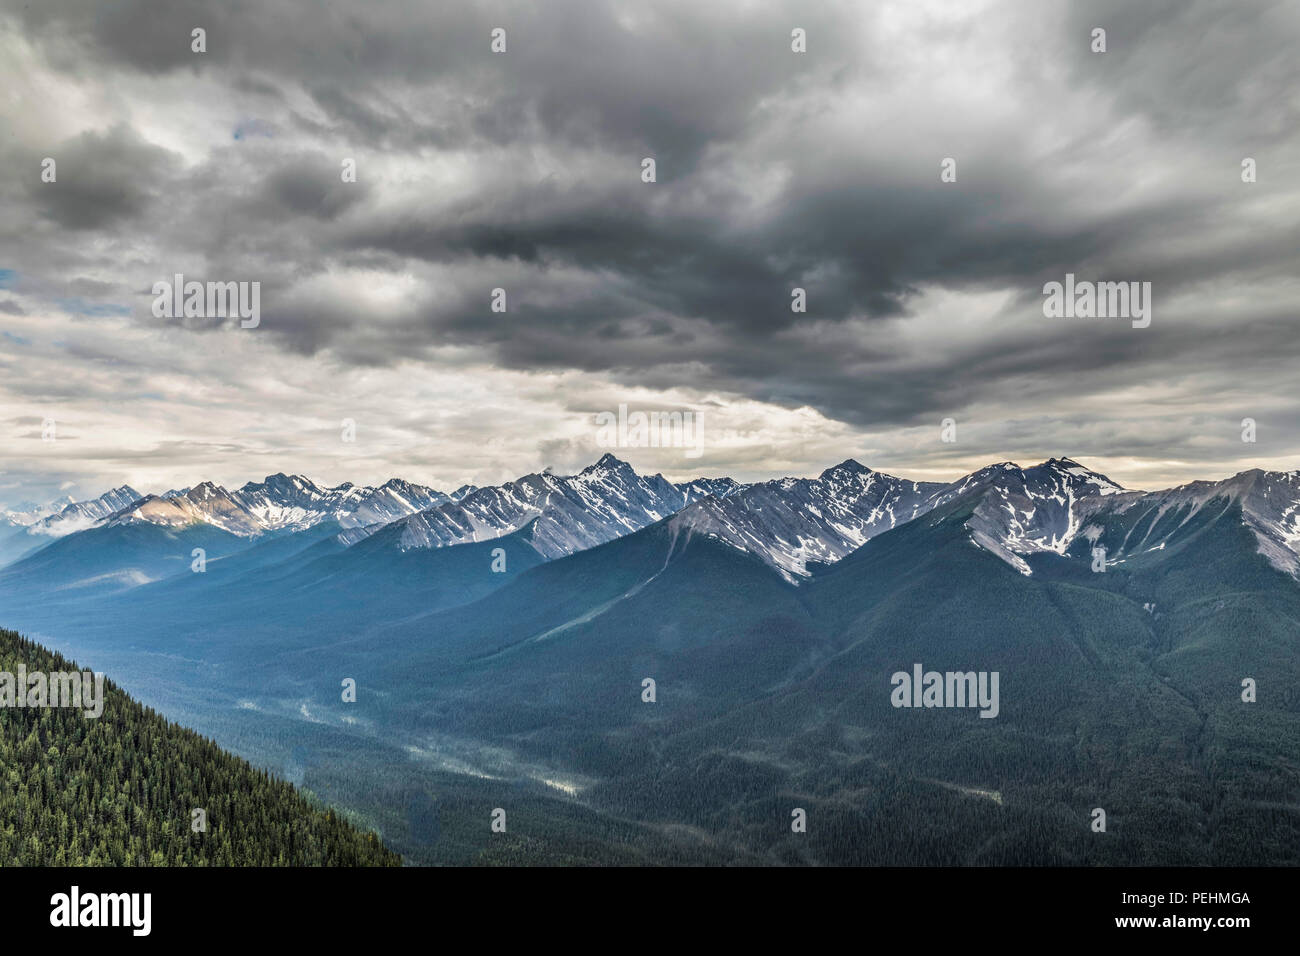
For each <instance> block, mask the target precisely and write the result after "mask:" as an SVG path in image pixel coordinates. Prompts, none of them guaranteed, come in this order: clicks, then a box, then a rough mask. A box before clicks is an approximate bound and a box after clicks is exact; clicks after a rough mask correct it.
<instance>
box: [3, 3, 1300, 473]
mask: <svg viewBox="0 0 1300 956" xmlns="http://www.w3.org/2000/svg"><path fill="white" fill-rule="evenodd" d="M3 9H5V10H7V11H8V13H7V17H8V19H9V21H10V22H11V23H12V24H13V25H14V27H15V28H16V29H17V30H19V31H21V32H22V34H23V35H24V36H25V37H26V38H27V40H28V41H29V42H31V43H33V44H35V45H36V46H37V47H38V48H39V49H40V50H41V51H42V54H43V55H44V56H45V57H47V58H48V60H49V62H50V63H51V64H53V65H54V67H55V68H56V69H57V70H58V71H60V72H61V73H63V74H66V75H67V76H70V77H78V78H86V77H91V76H94V77H97V78H102V79H103V80H104V81H105V82H110V83H111V82H121V83H122V84H124V85H123V89H124V90H130V91H132V92H128V93H124V94H123V95H124V96H125V97H127V98H129V97H130V96H133V95H134V96H139V97H142V98H145V99H147V98H148V97H149V96H150V95H151V93H150V90H153V89H158V90H162V89H168V90H170V89H171V87H168V86H166V84H185V83H192V84H193V86H192V87H184V86H181V87H179V88H182V89H193V90H194V95H195V100H194V106H195V108H196V109H201V110H204V111H205V116H207V117H208V119H209V121H210V123H211V124H212V125H213V126H214V127H215V126H217V125H218V124H219V123H227V124H229V129H223V130H222V133H223V135H221V136H219V137H218V136H216V135H214V136H212V137H211V140H210V141H207V142H205V143H204V144H203V148H202V149H201V150H197V152H198V153H199V154H200V155H197V156H195V155H190V156H189V157H188V158H187V160H186V163H185V165H184V168H183V169H182V168H181V167H180V166H179V165H178V162H177V160H176V159H175V156H174V154H173V153H171V152H169V151H168V150H166V149H164V148H163V147H161V146H159V145H156V144H154V143H152V142H150V141H149V140H148V139H146V138H145V137H144V135H143V134H142V133H141V132H140V131H139V129H132V128H130V127H127V126H116V127H113V128H112V129H111V130H110V131H108V132H106V133H81V134H79V135H78V136H76V137H74V138H73V139H71V140H69V141H67V142H65V143H63V144H62V145H61V146H60V147H59V164H60V165H59V185H58V188H57V190H56V189H53V188H43V187H42V184H40V183H39V181H34V182H31V181H30V179H31V178H30V177H29V184H28V185H27V186H26V187H25V190H24V192H23V194H22V197H21V201H22V202H23V203H25V207H26V212H27V213H28V214H30V215H31V216H34V217H40V216H45V217H48V218H49V219H50V220H52V221H53V222H54V223H56V224H57V225H58V226H60V227H61V228H63V229H64V230H68V231H70V232H72V231H75V232H77V233H85V234H86V236H87V240H90V239H97V240H106V239H111V238H112V237H113V236H115V235H119V234H118V233H116V232H115V230H121V229H122V228H123V225H124V224H126V223H130V224H131V227H130V228H131V229H132V230H133V232H132V234H133V235H137V236H139V235H144V236H149V237H151V238H152V240H153V241H154V243H155V246H154V248H153V249H144V250H142V249H140V248H135V247H132V248H131V254H130V256H129V259H130V267H131V268H132V269H133V270H134V271H133V272H132V278H133V280H134V282H133V292H136V293H138V290H139V288H140V286H141V284H142V283H143V284H144V286H145V287H147V285H148V281H149V278H150V277H151V276H156V277H160V278H161V277H169V276H170V275H171V274H172V273H173V272H174V271H185V272H187V274H194V275H195V276H196V277H199V276H198V272H199V271H202V273H203V276H202V278H220V279H259V280H260V281H261V282H262V284H263V315H264V320H263V326H262V328H261V329H260V330H259V334H261V335H264V336H266V337H267V338H269V339H272V340H274V341H275V342H277V343H278V344H279V345H280V346H281V347H283V348H285V349H286V350H288V351H290V352H293V353H298V354H304V355H315V354H318V353H329V355H330V356H331V358H332V359H334V360H337V361H340V362H342V363H344V364H351V365H356V366H365V367H376V366H384V365H392V364H396V363H399V362H401V361H403V360H407V359H412V358H416V359H418V358H420V357H422V356H426V355H428V354H430V353H431V351H432V350H435V349H439V348H443V347H446V346H458V347H462V348H463V349H465V354H466V355H467V356H470V357H472V358H473V359H475V360H478V359H488V360H491V361H493V362H495V363H497V364H498V365H500V366H503V367H506V368H511V369H520V370H534V369H553V370H565V369H579V370H583V371H587V372H593V373H604V374H607V375H609V376H610V377H612V378H613V379H615V380H616V381H618V382H620V383H623V384H625V385H639V386H645V387H649V388H656V389H669V388H673V387H679V386H687V387H698V388H700V389H704V390H707V389H717V390H724V391H727V392H734V393H737V394H740V395H744V396H748V397H751V398H755V399H759V400H762V401H767V402H772V403H777V404H781V405H786V406H791V407H797V406H800V405H805V404H806V405H810V406H812V407H814V408H816V409H818V410H820V411H821V412H823V413H824V414H826V415H827V416H829V417H832V418H837V419H840V420H843V421H846V422H850V423H853V424H856V425H859V426H864V427H867V426H870V427H877V428H880V427H888V426H904V425H915V424H918V423H922V422H928V421H931V420H932V419H934V418H935V416H936V415H939V414H944V413H957V412H959V411H960V410H962V409H965V408H969V407H971V406H973V405H975V404H978V403H981V402H982V403H985V404H988V403H991V402H1001V403H1003V404H1004V405H1005V406H1006V407H1007V408H1013V407H1014V406H1015V405H1016V404H1017V403H1018V402H1026V401H1036V400H1046V399H1047V398H1049V397H1051V396H1056V397H1058V398H1059V397H1060V396H1061V395H1062V394H1065V395H1071V394H1077V395H1079V396H1081V397H1082V396H1088V395H1093V394H1099V393H1101V392H1102V391H1105V390H1110V391H1114V392H1118V391H1121V390H1122V389H1124V388H1125V387H1126V386H1129V385H1132V384H1133V383H1134V382H1140V381H1151V380H1161V379H1163V378H1170V377H1175V376H1184V377H1186V376H1191V375H1194V374H1198V373H1203V374H1204V375H1205V376H1206V382H1211V381H1229V380H1231V379H1232V377H1233V376H1236V377H1238V378H1239V377H1240V376H1242V375H1243V374H1245V372H1246V370H1247V369H1253V370H1256V372H1257V373H1260V374H1263V375H1264V376H1265V378H1267V376H1268V375H1271V374H1275V373H1276V374H1281V371H1280V369H1281V367H1283V366H1284V365H1285V363H1286V362H1288V361H1290V362H1293V361H1294V360H1295V359H1296V358H1297V357H1300V347H1297V345H1296V344H1295V337H1294V336H1293V335H1291V334H1289V326H1288V322H1289V321H1290V320H1292V319H1293V318H1294V311H1295V302H1294V301H1293V300H1292V299H1290V298H1289V297H1288V289H1290V290H1291V291H1292V292H1293V290H1294V286H1290V287H1288V286H1287V285H1286V284H1285V282H1284V280H1285V277H1286V276H1288V275H1291V274H1293V273H1294V265H1295V250H1296V249H1297V248H1300V227H1297V226H1296V225H1295V217H1294V214H1293V213H1294V209H1295V208H1296V202H1297V198H1296V197H1297V193H1296V190H1295V187H1294V186H1293V185H1291V183H1290V179H1291V178H1293V176H1294V172H1295V164H1294V160H1293V159H1292V158H1290V157H1292V156H1294V154H1295V148H1296V146H1297V132H1296V131H1297V128H1298V124H1297V122H1296V121H1297V118H1298V116H1297V112H1298V110H1300V99H1298V98H1297V95H1296V91H1297V89H1298V88H1300V67H1297V65H1296V64H1297V62H1300V61H1297V60H1296V58H1295V57H1294V56H1293V55H1292V54H1293V51H1294V48H1295V43H1296V40H1297V38H1298V37H1300V29H1298V23H1300V17H1298V15H1297V13H1296V8H1295V6H1294V5H1293V4H1287V3H1269V2H1262V0H1261V2H1244V3H1233V4H1223V5H1214V4H1189V3H1184V2H1173V0H1171V2H1164V0H1153V2H1150V3H1142V4H1133V3H1122V2H1119V0H1103V2H1100V3H1083V2H1079V3H1065V2H1046V3H1031V2H1025V3H1005V4H989V5H987V6H979V5H974V6H972V7H970V8H969V9H968V8H966V7H963V8H962V9H961V10H960V11H957V12H954V11H953V9H952V7H944V6H936V7H934V8H933V11H932V12H925V11H929V8H928V7H925V5H918V4H908V3H901V4H898V5H889V4H883V5H878V6H877V5H869V6H864V5H860V4H849V3H842V4H831V5H827V6H824V7H821V6H819V8H818V9H817V10H816V11H812V12H810V11H808V10H807V9H806V8H805V5H803V4H800V3H793V2H791V3H773V4H763V5H761V6H757V7H756V6H752V5H730V4H717V5H714V4H650V5H634V4H621V3H609V4H594V3H578V2H557V3H547V4H540V5H536V6H530V7H519V6H518V5H514V4H504V3H502V4H495V3H486V4H475V5H473V6H465V5H443V4H428V3H417V2H414V0H410V2H377V3H372V4H367V5H364V6H362V5H357V4H355V3H343V2H329V3H313V4H305V3H299V2H287V0H265V2H263V0H259V2H251V0H236V2H230V3H223V4H214V3H210V2H201V0H181V2H176V3H171V4H166V5H159V4H156V3H151V2H145V0H124V2H120V3H118V4H117V5H116V6H115V8H114V14H113V15H112V16H106V15H104V14H103V11H102V8H101V7H99V6H98V5H95V4H92V3H89V2H86V0H79V2H72V0H46V2H42V3H33V4H20V3H10V4H6V5H4V6H3ZM918 10H923V12H922V13H918V12H917V11H918ZM958 16H959V17H960V18H961V19H960V22H958V23H950V22H948V20H949V18H951V17H958ZM195 26H202V27H204V28H205V29H206V30H207V49H208V52H207V53H206V54H202V55H198V54H194V53H192V52H191V51H190V31H191V29H192V28H193V27H195ZM497 26H501V27H504V28H506V29H507V31H508V52H507V53H506V54H505V55H502V56H494V55H492V54H490V53H489V52H488V33H489V30H490V29H491V28H493V27H497ZM794 26H799V27H803V28H805V29H806V30H807V33H808V42H809V52H808V53H807V54H802V55H796V54H792V53H791V52H790V48H789V42H790V29H791V28H792V27H794ZM1093 27H1103V28H1105V29H1106V30H1107V41H1108V49H1107V52H1106V53H1105V54H1102V55H1098V54H1094V53H1092V52H1090V49H1089V44H1090V31H1091V30H1092V28H1093ZM143 81H148V82H149V83H153V84H157V86H146V85H141V84H142V83H143ZM158 95H159V96H162V94H161V93H159V94H158ZM168 97H173V94H171V93H169V94H168ZM175 104H176V101H175V99H174V98H168V99H166V100H164V101H163V103H162V108H171V109H175ZM141 105H142V107H143V105H144V104H143V103H142V104H141ZM133 113H134V115H136V116H139V117H144V116H145V115H146V113H147V110H144V109H140V110H134V111H133ZM146 125H147V124H146V123H145V122H144V121H143V120H141V123H140V128H145V126H146ZM240 129H243V130H257V131H260V133H261V135H256V136H254V135H248V136H243V137H240V136H237V135H236V131H237V130H240ZM644 156H652V157H654V158H655V159H656V161H657V164H658V182H657V183H654V184H645V183H642V182H641V181H640V178H639V174H640V161H641V158H642V157H644ZM947 156H953V157H955V158H956V159H957V162H958V169H959V174H958V181H957V182H956V183H941V182H940V181H939V175H938V173H939V162H940V160H941V159H942V158H944V157H947ZM1246 156H1253V157H1255V158H1257V159H1258V161H1259V163H1260V167H1261V172H1260V182H1259V183H1258V184H1254V185H1251V186H1247V185H1244V184H1243V183H1242V182H1241V180H1240V177H1239V164H1240V162H1241V160H1242V158H1243V157H1246ZM347 157H356V158H357V161H358V168H359V178H358V182H356V183H351V184H349V183H344V182H342V181H341V179H340V176H339V164H340V161H341V160H342V159H343V158H347ZM0 158H3V157H0ZM92 160H93V162H92ZM23 162H24V163H28V162H30V159H29V158H28V157H27V156H26V154H24V158H23ZM1247 190H1253V192H1247ZM1269 190H1271V192H1269ZM1270 197H1271V201H1270ZM160 198H163V199H165V203H160V202H159V200H160ZM1288 209H1289V210H1290V211H1291V212H1290V213H1288V211H1287V210H1288ZM110 248H111V247H110ZM122 248H123V249H125V248H126V244H125V243H123V245H122ZM41 254H42V256H43V257H44V260H45V261H46V262H47V263H48V269H49V271H50V272H51V273H53V272H55V271H59V272H61V273H62V274H63V275H67V274H82V273H83V272H88V271H90V267H92V266H93V267H97V268H102V266H103V265H104V263H105V262H106V261H107V260H108V259H109V258H111V252H110V251H109V250H108V249H106V248H105V246H104V245H95V244H94V243H92V242H91V241H86V242H81V241H79V240H76V239H69V238H68V237H66V236H63V235H59V236H50V237H48V239H47V244H46V245H45V246H43V248H42V249H41ZM14 255H15V257H16V259H15V261H16V264H18V265H21V266H23V269H22V270H21V271H23V273H24V274H25V275H26V274H32V275H35V274H36V273H37V272H39V268H40V267H39V265H38V262H37V260H36V259H35V258H32V259H27V258H25V256H26V255H27V253H24V252H23V251H22V250H21V249H20V248H17V247H15V252H14ZM124 258H126V257H124ZM4 264H5V263H3V262H0V265H4ZM357 272H362V273H365V274H366V275H367V276H369V277H372V278H367V279H366V280H365V281H367V282H370V281H373V282H375V283H376V284H379V285H382V284H383V282H384V278H383V277H391V279H392V281H394V282H397V281H398V280H404V279H406V278H409V279H411V280H412V282H413V283H414V286H413V288H412V289H411V290H410V291H409V292H407V293H404V294H403V296H402V299H401V301H400V302H398V303H396V304H394V303H392V302H391V301H389V298H390V297H385V296H384V295H377V294H375V295H372V294H370V293H371V292H372V291H373V290H370V289H364V288H362V289H357V290H355V291H356V293H357V294H356V295H355V297H348V296H342V295H339V294H338V292H337V289H336V287H335V286H334V285H333V284H331V282H330V281H329V280H330V279H331V277H333V276H335V275H339V274H355V273H357ZM1067 272H1072V273H1075V274H1077V275H1078V276H1079V277H1080V278H1091V279H1094V280H1124V281H1149V282H1151V283H1152V285H1153V288H1154V290H1155V294H1156V297H1157V299H1156V301H1157V306H1156V309H1157V313H1156V318H1155V322H1154V324H1153V327H1152V328H1151V329H1148V330H1144V332H1142V333H1141V334H1134V332H1133V330H1128V329H1126V328H1123V327H1121V326H1120V325H1116V324H1111V325H1088V324H1086V323H1085V324H1074V325H1069V324H1065V323H1060V322H1058V323H1055V324H1053V323H1051V322H1050V321H1048V320H1045V319H1044V318H1043V317H1042V314H1041V302H1042V296H1041V289H1042V286H1043V284H1044V283H1045V282H1048V281H1054V280H1060V279H1061V278H1062V277H1063V276H1064V274H1065V273H1067ZM36 278H39V276H36ZM36 278H33V279H31V280H30V281H36ZM796 286H798V287H802V288H806V289H807V290H808V303H809V306H808V312H807V314H796V313H793V312H792V311H791V310H790V290H791V289H792V288H794V287H796ZM497 287H502V288H505V289H506V290H507V292H508V294H509V296H510V311H509V312H508V313H507V314H505V315H500V314H494V313H492V312H490V311H489V309H488V300H489V296H490V294H491V290H492V289H493V288H497ZM96 291H97V292H98V293H100V294H102V295H103V296H104V298H105V299H109V300H112V301H134V302H137V303H139V304H138V305H137V308H136V315H137V316H138V317H139V318H140V319H141V321H145V322H151V321H153V320H152V319H151V318H150V317H149V316H148V309H147V301H148V300H147V298H144V297H143V296H140V295H138V294H137V295H135V296H134V297H126V298H124V296H123V295H122V294H121V293H120V292H119V294H117V295H113V294H111V290H108V289H99V290H96ZM77 294H80V295H87V294H89V293H88V292H87V291H83V292H80V293H77ZM944 295H951V296H954V297H956V298H954V299H953V301H951V302H948V303H947V304H946V305H942V306H941V303H943V302H944V300H943V296H944ZM996 295H1002V296H1003V297H1004V299H1003V301H1002V302H1001V304H989V303H987V302H984V303H983V304H982V305H981V306H979V307H980V308H983V309H985V310H986V314H982V316H981V318H980V320H979V322H980V324H979V326H978V329H979V331H978V334H976V333H972V332H971V331H970V330H971V328H972V321H973V320H972V319H971V318H970V314H969V313H970V312H971V310H973V309H975V308H976V305H975V303H977V302H983V299H982V297H987V296H996ZM1279 296H1281V297H1283V298H1282V299H1281V300H1279ZM1175 302H1176V303H1178V305H1177V308H1176V309H1174V310H1172V311H1171V306H1170V304H1171V303H1175ZM219 324H220V323H209V324H205V323H202V322H199V323H188V324H187V325H186V327H189V328H194V329H200V328H207V327H208V326H209V325H219ZM1159 440H1165V441H1167V440H1168V437H1167V436H1164V438H1163V439H1155V438H1152V437H1151V436H1149V435H1148V436H1145V437H1142V436H1137V437H1134V438H1133V439H1132V440H1131V441H1128V442H1127V444H1125V446H1124V447H1125V448H1127V449H1130V450H1133V449H1139V448H1140V449H1144V450H1148V449H1150V448H1152V447H1155V446H1154V445H1153V444H1152V441H1155V442H1156V444H1158V441H1159ZM555 441H557V442H559V443H560V444H558V445H556V446H555V447H556V448H561V447H567V446H565V445H564V444H563V443H564V440H563V439H556V440H555ZM1062 451H1063V452H1068V451H1071V449H1062Z"/></svg>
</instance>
